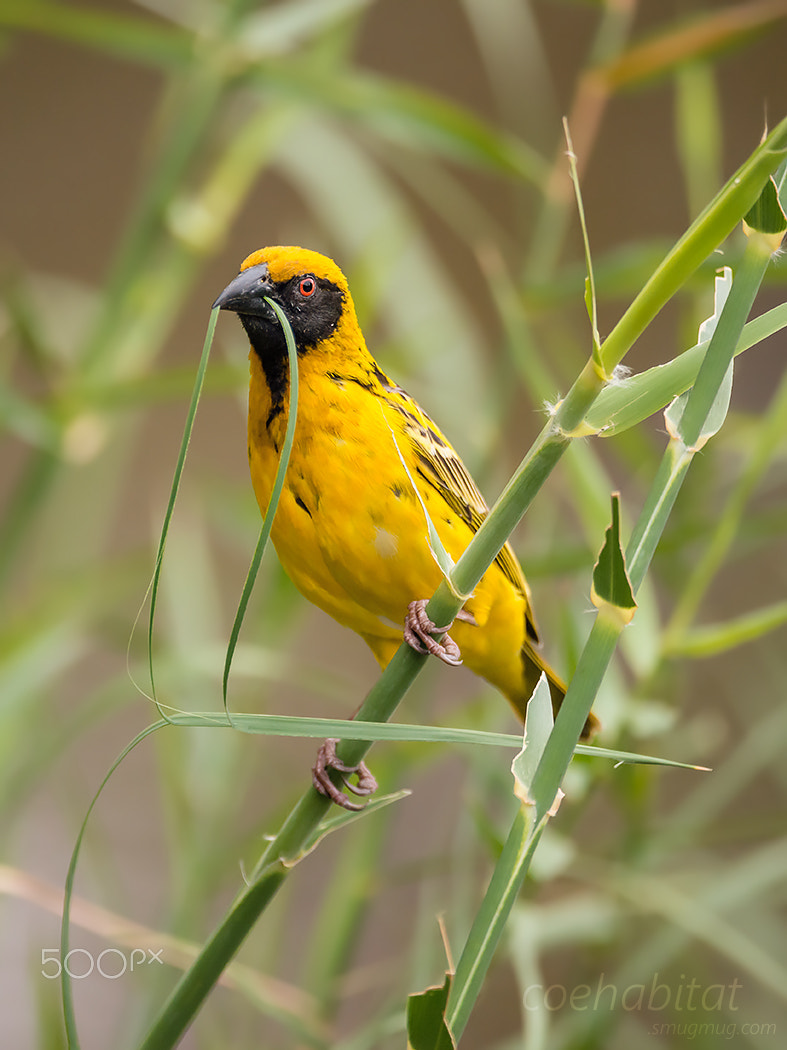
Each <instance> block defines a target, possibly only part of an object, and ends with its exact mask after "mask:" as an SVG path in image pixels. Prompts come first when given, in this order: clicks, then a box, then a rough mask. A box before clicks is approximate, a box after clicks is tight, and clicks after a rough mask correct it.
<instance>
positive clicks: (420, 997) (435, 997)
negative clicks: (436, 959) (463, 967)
mask: <svg viewBox="0 0 787 1050" xmlns="http://www.w3.org/2000/svg"><path fill="white" fill-rule="evenodd" d="M451 980H452V977H451V974H450V973H447V974H446V975H445V981H444V982H443V984H441V985H438V986H436V987H434V988H427V989H426V990H425V991H423V992H417V993H416V994H415V995H411V996H410V997H409V999H408V1000H407V1046H408V1050H454V1048H455V1047H456V1043H455V1042H454V1038H453V1036H452V1035H451V1032H450V1031H449V1029H448V1025H447V1024H446V1023H445V1007H446V1003H447V1002H448V993H449V992H450V991H451Z"/></svg>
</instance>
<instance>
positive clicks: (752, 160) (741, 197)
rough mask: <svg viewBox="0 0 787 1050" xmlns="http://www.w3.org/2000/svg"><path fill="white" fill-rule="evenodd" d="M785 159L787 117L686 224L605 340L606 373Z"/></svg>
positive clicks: (715, 246) (603, 352) (721, 238)
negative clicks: (686, 227)
mask: <svg viewBox="0 0 787 1050" xmlns="http://www.w3.org/2000/svg"><path fill="white" fill-rule="evenodd" d="M785 156H787V118H785V119H784V120H782V121H781V122H780V123H779V124H777V126H776V127H775V128H774V129H773V131H772V132H771V133H770V135H769V136H768V137H767V139H765V141H764V142H763V143H762V144H761V145H760V146H759V147H758V148H757V149H756V150H755V151H754V153H752V155H751V156H750V157H749V159H748V160H747V161H745V162H744V163H743V164H742V165H741V167H740V168H739V169H738V170H737V171H736V172H735V174H734V175H733V176H732V178H731V179H730V180H729V181H728V182H727V184H726V185H725V186H724V187H723V188H722V189H721V190H720V191H719V192H718V193H717V194H716V196H715V197H714V199H713V200H712V201H711V203H710V204H709V205H708V207H707V208H706V209H705V210H704V211H703V212H702V214H701V215H700V216H699V217H698V218H697V219H696V220H695V221H694V222H693V223H692V224H691V226H690V227H689V229H688V230H687V231H686V233H685V234H684V235H683V237H681V239H680V240H679V241H678V242H677V244H676V245H675V246H674V248H673V249H672V250H671V251H670V252H669V253H668V254H667V255H666V256H665V258H664V260H663V261H662V262H661V264H660V265H659V266H658V267H657V269H656V270H655V272H654V274H653V276H652V277H651V278H650V280H649V281H648V282H647V283H646V285H645V287H644V288H643V289H642V291H641V292H640V293H639V295H637V297H636V298H635V299H634V302H633V303H632V304H631V306H630V307H629V308H628V310H626V312H625V314H624V315H623V317H621V319H620V321H618V323H617V324H616V325H615V327H614V328H613V329H612V331H611V332H610V334H609V335H608V336H607V338H606V339H605V340H604V342H603V344H602V346H601V360H602V362H603V364H604V368H605V369H606V371H607V373H608V374H609V373H611V372H612V370H613V369H614V368H615V366H616V365H618V364H620V362H621V361H622V360H623V357H624V356H625V354H626V353H627V352H628V351H629V350H630V349H631V347H632V346H633V345H634V343H635V342H636V340H637V339H638V338H639V337H640V335H641V334H642V333H643V331H644V330H645V328H646V327H647V326H648V325H649V324H650V322H651V321H652V320H653V318H654V317H655V316H656V314H657V313H658V312H659V310H661V308H662V307H663V306H664V304H665V303H666V302H668V301H669V299H671V298H672V296H673V295H674V294H675V292H676V291H678V289H679V288H681V287H682V286H683V284H684V283H685V282H686V281H687V280H688V278H689V277H690V276H691V275H692V274H693V273H694V271H695V270H696V269H697V267H698V266H700V264H701V263H702V262H704V260H705V259H707V258H708V256H709V255H710V254H711V253H712V252H713V251H714V250H715V249H716V248H717V247H718V246H719V245H720V244H721V243H722V241H723V240H724V239H725V238H726V237H727V236H728V235H729V234H730V233H731V232H732V230H733V229H734V228H735V227H736V226H737V224H738V223H739V222H740V220H741V218H742V217H743V216H744V215H746V213H747V212H748V211H749V210H750V208H751V207H752V206H753V205H754V203H755V202H756V201H757V200H758V198H759V196H760V193H761V191H762V188H763V185H764V184H765V182H766V180H767V178H768V176H769V175H770V174H771V172H772V171H774V170H775V169H776V167H777V166H778V165H779V163H780V162H781V160H782V159H783V158H784V157H785Z"/></svg>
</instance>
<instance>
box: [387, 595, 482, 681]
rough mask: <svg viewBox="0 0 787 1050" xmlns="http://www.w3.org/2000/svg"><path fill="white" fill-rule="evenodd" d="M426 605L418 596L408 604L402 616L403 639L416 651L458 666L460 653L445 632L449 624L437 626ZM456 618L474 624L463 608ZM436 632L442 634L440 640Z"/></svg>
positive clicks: (452, 665) (471, 616) (469, 614)
mask: <svg viewBox="0 0 787 1050" xmlns="http://www.w3.org/2000/svg"><path fill="white" fill-rule="evenodd" d="M426 606H427V600H426V598H418V599H417V600H416V601H414V602H410V604H409V605H408V607H407V616H405V618H404V640H405V641H406V642H407V644H408V645H409V646H410V648H411V649H415V651H416V652H417V653H425V654H426V653H428V654H429V655H430V656H436V657H437V658H438V659H439V660H442V661H443V663H445V664H450V665H451V667H458V666H459V665H460V664H461V662H462V654H461V652H460V650H459V646H458V645H457V644H456V642H455V641H454V640H453V638H451V637H450V635H448V634H446V631H448V630H449V629H450V627H451V624H450V623H449V624H446V626H445V627H438V626H437V625H436V624H435V623H433V622H432V621H431V620H430V619H429V617H428V616H427V614H426ZM456 618H457V620H464V621H466V622H467V623H470V624H475V619H474V618H473V615H472V613H469V612H467V611H466V610H465V609H461V610H460V611H459V613H458V614H457V617H456ZM452 623H453V621H452ZM436 634H437V635H440V634H442V635H443V639H442V641H439V642H438V641H437V639H436V638H435V637H434V635H436Z"/></svg>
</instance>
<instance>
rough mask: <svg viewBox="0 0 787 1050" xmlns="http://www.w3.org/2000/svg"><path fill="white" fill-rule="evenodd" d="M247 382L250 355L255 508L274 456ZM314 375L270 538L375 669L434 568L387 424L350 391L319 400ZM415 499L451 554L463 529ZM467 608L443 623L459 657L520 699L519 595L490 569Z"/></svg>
mask: <svg viewBox="0 0 787 1050" xmlns="http://www.w3.org/2000/svg"><path fill="white" fill-rule="evenodd" d="M256 378H257V382H255V368H254V361H252V385H251V395H250V397H251V400H250V415H249V463H250V468H251V477H252V482H253V485H254V490H255V493H256V496H257V500H258V502H259V505H260V509H261V510H262V512H263V513H265V511H266V510H267V506H268V501H269V499H270V493H271V489H272V487H273V481H274V478H275V473H276V469H277V467H278V452H277V450H276V448H274V446H273V444H272V442H271V438H270V435H269V433H268V431H267V428H266V426H265V421H266V420H267V418H268V411H269V409H268V407H267V405H266V403H265V400H264V399H265V397H266V393H267V388H266V387H265V386H264V380H261V377H260V376H259V375H258V376H257V377H256ZM318 378H322V379H323V382H322V384H321V385H320V387H319V388H318V389H317V388H314V387H312V386H310V380H309V377H308V375H306V376H303V375H302V377H301V395H300V399H299V400H300V405H299V415H298V424H297V430H296V440H295V443H294V447H293V450H292V454H291V458H290V464H289V468H288V471H287V477H286V480H285V486H284V489H283V492H282V496H281V499H280V502H279V506H278V510H277V512H276V517H275V519H274V524H273V529H272V533H271V535H272V539H273V543H274V545H275V547H276V551H277V554H278V556H279V559H280V561H281V563H282V566H283V567H284V569H285V571H286V572H287V574H288V575H289V576H290V578H291V579H292V581H293V583H295V585H296V586H297V587H298V589H299V590H300V591H301V592H302V593H303V594H304V596H305V597H306V598H308V599H309V601H311V602H313V603H314V604H315V605H317V606H319V607H320V608H321V609H323V610H324V611H325V612H327V613H329V615H331V616H333V617H334V619H336V620H338V621H339V623H342V624H344V625H345V626H347V627H350V628H352V630H354V631H356V632H358V633H359V634H361V635H362V636H363V638H364V639H365V640H366V641H367V643H368V644H369V645H370V646H371V648H372V650H373V652H374V654H375V656H376V657H377V659H378V660H379V662H380V664H381V665H382V666H383V667H384V666H385V665H386V664H387V662H388V660H390V658H391V656H392V655H393V653H394V651H395V650H396V648H397V646H398V645H399V644H400V643H401V640H402V625H403V622H404V617H405V613H406V611H407V606H408V604H409V603H410V602H411V601H412V600H413V599H414V598H428V597H430V596H431V595H432V594H433V593H434V591H435V589H436V587H437V585H438V584H439V582H440V579H441V572H440V569H439V567H438V565H437V563H436V561H435V558H434V555H433V554H432V551H431V549H430V546H429V540H428V532H427V525H426V519H425V515H424V510H423V507H422V505H421V502H420V501H419V499H418V498H417V496H416V493H415V492H414V490H413V484H414V480H413V479H415V478H416V476H417V475H416V470H415V467H414V466H413V467H411V468H410V476H409V477H408V473H407V471H405V469H404V466H403V465H402V462H401V459H400V457H399V452H403V451H404V450H403V449H401V448H400V449H399V451H397V444H396V442H395V440H394V437H393V436H392V432H391V424H390V423H389V422H388V421H387V420H386V418H385V416H384V415H383V413H382V410H381V411H380V413H379V419H378V418H377V413H376V412H375V411H374V408H375V406H376V401H375V399H373V398H370V396H369V394H368V392H365V391H363V390H362V389H360V388H358V389H357V390H355V389H353V388H352V387H351V388H349V389H339V388H337V389H336V390H335V391H331V390H329V394H332V395H334V396H335V400H328V401H327V402H326V395H325V390H324V386H325V383H324V377H318ZM318 395H319V396H318ZM255 399H257V402H256V403H255ZM370 402H371V405H372V411H371V412H370V411H369V409H370ZM317 406H318V408H317ZM283 417H284V413H282V420H281V423H282V425H281V435H280V437H281V436H283V430H284V418H283ZM280 437H279V438H277V440H276V443H277V444H279V445H280ZM408 466H409V465H408ZM419 494H420V496H421V499H422V500H423V502H424V504H425V505H426V508H427V510H428V513H429V516H430V518H431V519H432V521H433V523H434V525H435V528H436V529H437V532H438V534H439V536H440V539H441V541H442V543H443V544H444V546H445V548H446V550H447V551H448V552H449V554H450V555H451V556H452V557H453V558H454V559H457V558H458V557H459V556H460V555H461V553H462V552H463V550H464V549H465V547H466V546H467V544H468V543H469V542H470V539H471V537H472V530H471V529H470V527H469V526H468V525H467V523H466V522H465V521H464V520H462V519H461V518H460V517H459V516H458V515H457V514H456V513H455V512H454V511H453V510H452V509H451V508H450V507H448V505H447V504H446V503H445V502H444V500H443V499H442V497H441V496H440V494H439V493H438V492H437V491H436V490H434V489H433V488H432V487H431V486H430V485H428V484H426V483H424V482H422V483H421V485H420V486H419ZM466 608H467V609H468V611H469V612H471V613H472V615H473V617H474V619H475V621H476V624H477V626H471V625H469V624H465V623H461V622H457V623H456V624H455V626H454V628H453V629H452V637H454V639H455V640H456V642H457V644H458V645H459V646H460V648H461V650H462V656H463V659H464V662H465V664H466V665H467V666H468V667H470V669H471V670H473V671H475V672H476V673H477V674H480V675H482V676H483V677H484V678H486V679H488V680H489V681H491V682H492V683H493V684H494V685H496V686H497V687H498V688H499V689H501V691H502V692H504V693H505V694H506V695H507V696H509V698H511V697H514V696H515V695H518V694H520V693H521V690H522V686H523V665H522V656H521V650H522V646H523V644H524V642H525V614H526V601H525V598H524V597H523V596H522V595H521V594H520V593H519V592H517V590H516V589H515V588H514V587H513V585H512V584H511V582H510V581H509V580H508V579H507V578H506V577H505V576H504V574H503V573H502V572H501V571H500V569H499V568H498V567H497V566H496V565H493V566H492V567H491V568H490V569H489V570H488V572H487V574H486V575H485V576H484V578H483V580H482V581H481V582H480V584H479V586H478V588H477V589H476V592H475V593H474V595H473V596H472V597H471V598H470V600H469V601H468V602H467V605H466Z"/></svg>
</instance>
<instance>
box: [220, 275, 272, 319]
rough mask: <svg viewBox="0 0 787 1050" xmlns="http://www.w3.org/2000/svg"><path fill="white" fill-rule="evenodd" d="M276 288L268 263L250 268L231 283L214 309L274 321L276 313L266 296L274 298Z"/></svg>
mask: <svg viewBox="0 0 787 1050" xmlns="http://www.w3.org/2000/svg"><path fill="white" fill-rule="evenodd" d="M274 294H275V288H274V286H273V282H272V281H271V279H270V277H269V276H268V266H267V264H266V263H259V264H258V265H257V266H250V267H249V268H248V269H247V270H241V272H240V273H239V274H238V276H237V277H236V278H235V280H234V281H230V283H229V284H228V285H227V287H226V288H225V289H224V291H223V292H222V293H221V295H220V296H219V297H218V299H217V300H216V302H215V303H214V304H213V309H214V310H215V309H216V307H217V306H218V307H220V308H221V309H222V310H232V311H233V313H236V314H253V315H255V316H257V317H265V318H267V319H268V320H270V321H272V320H273V319H274V316H275V315H274V313H273V310H272V309H271V307H270V306H269V305H268V303H266V302H265V296H266V295H267V296H273V295H274Z"/></svg>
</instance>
